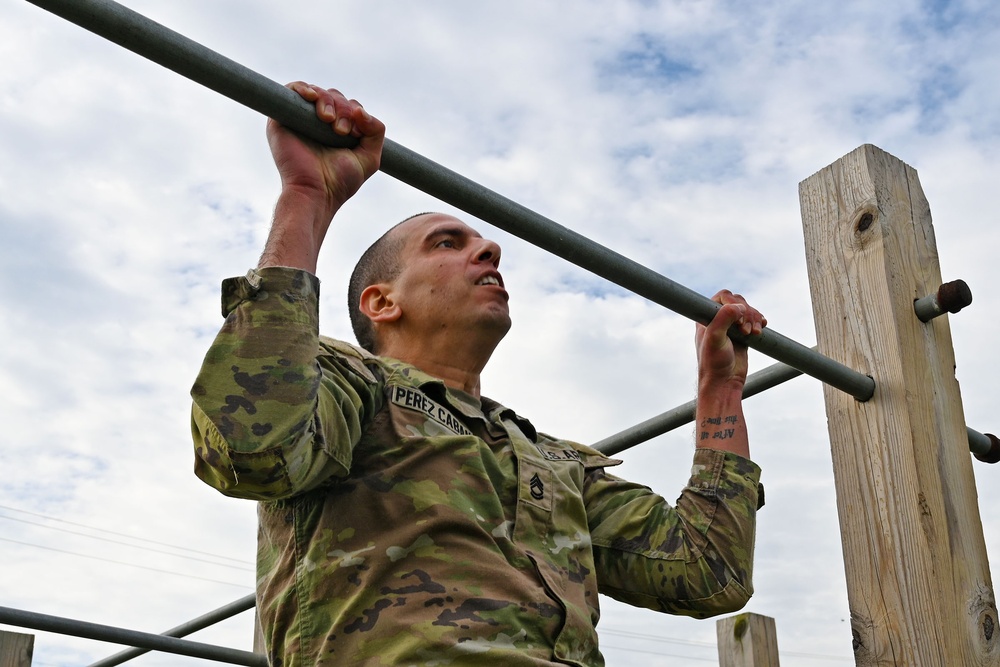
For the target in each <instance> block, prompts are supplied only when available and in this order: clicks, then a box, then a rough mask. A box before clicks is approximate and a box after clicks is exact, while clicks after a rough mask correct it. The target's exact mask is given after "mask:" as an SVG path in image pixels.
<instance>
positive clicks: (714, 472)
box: [588, 448, 760, 618]
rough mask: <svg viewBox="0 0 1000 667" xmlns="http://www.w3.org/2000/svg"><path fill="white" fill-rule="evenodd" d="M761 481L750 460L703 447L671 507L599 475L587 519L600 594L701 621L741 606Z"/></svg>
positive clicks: (748, 589) (748, 585)
mask: <svg viewBox="0 0 1000 667" xmlns="http://www.w3.org/2000/svg"><path fill="white" fill-rule="evenodd" d="M759 476H760V469H759V468H758V467H757V466H756V465H755V464H753V463H752V462H751V461H749V460H747V459H745V458H742V457H739V456H735V455H733V454H730V453H727V452H721V451H710V450H708V449H704V448H703V449H700V450H698V451H697V452H696V453H695V457H694V465H693V467H692V475H691V479H690V481H689V483H688V485H687V487H685V489H684V492H683V493H682V494H681V496H680V498H679V499H678V501H677V504H676V506H671V505H670V504H669V503H668V502H666V501H665V500H664V499H663V498H662V497H660V496H658V495H656V494H654V493H652V492H651V491H650V490H649V489H647V488H645V487H642V486H640V485H637V484H631V483H628V482H625V481H624V480H620V479H618V478H615V477H613V476H610V475H607V474H604V473H595V475H593V476H592V477H591V478H590V480H589V484H588V495H589V502H588V518H589V519H590V520H591V523H592V524H593V525H592V528H591V535H592V539H593V544H594V556H595V564H596V566H597V572H598V578H599V582H600V587H601V592H602V593H605V594H607V595H610V596H611V597H613V598H615V599H618V600H621V601H623V602H627V603H629V604H633V605H637V606H642V607H647V608H650V609H656V610H657V611H663V612H667V613H672V614H684V615H688V616H695V617H698V618H704V617H706V616H711V615H713V614H719V613H724V612H730V611H735V610H736V609H739V608H740V607H742V606H743V605H744V604H745V603H746V601H747V599H748V598H749V597H750V594H751V593H752V591H753V583H752V578H753V577H752V572H753V548H754V533H755V527H756V510H757V504H758V480H759Z"/></svg>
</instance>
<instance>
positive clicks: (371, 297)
mask: <svg viewBox="0 0 1000 667" xmlns="http://www.w3.org/2000/svg"><path fill="white" fill-rule="evenodd" d="M358 309H359V310H360V311H361V312H362V313H364V314H365V316H366V317H367V318H368V319H370V320H371V321H372V322H381V323H387V322H395V321H396V320H398V319H399V318H400V317H402V315H403V310H402V309H401V308H400V307H399V304H398V303H397V302H396V301H395V299H393V297H392V291H391V290H390V286H389V285H387V284H384V283H382V284H378V285H369V286H368V287H366V288H365V289H364V291H362V292H361V302H360V303H359V304H358Z"/></svg>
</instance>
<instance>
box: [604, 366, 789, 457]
mask: <svg viewBox="0 0 1000 667" xmlns="http://www.w3.org/2000/svg"><path fill="white" fill-rule="evenodd" d="M800 375H802V371H800V370H797V369H795V368H792V367H791V366H789V365H787V364H782V363H777V364H772V365H771V366H768V367H767V368H765V369H763V370H761V371H758V372H756V373H752V374H751V375H750V376H748V377H747V381H746V383H745V384H744V385H743V398H749V397H751V396H755V395H757V394H759V393H761V392H762V391H766V390H768V389H770V388H772V387H776V386H778V385H779V384H781V383H783V382H787V381H788V380H791V379H792V378H797V377H799V376H800ZM697 407H698V403H697V401H688V402H687V403H684V404H683V405H678V406H677V407H676V408H674V409H672V410H667V411H666V412H664V413H663V414H661V415H658V416H656V417H653V418H651V419H647V420H646V421H644V422H641V423H639V424H636V425H635V426H632V427H630V428H627V429H625V430H624V431H620V432H618V433H616V434H614V435H610V436H608V437H607V438H604V439H603V440H601V441H599V442H596V443H594V444H593V445H592V446H593V447H594V449H596V450H598V451H600V452H601V453H603V454H607V455H608V456H611V455H613V454H618V453H620V452H623V451H625V450H626V449H629V448H631V447H635V446H636V445H639V444H642V443H644V442H646V441H647V440H652V439H653V438H655V437H657V436H659V435H663V434H664V433H667V432H668V431H672V430H674V429H675V428H680V427H681V426H684V425H685V424H690V423H691V422H693V421H694V416H695V410H696V409H697Z"/></svg>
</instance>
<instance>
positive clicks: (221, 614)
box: [89, 593, 257, 667]
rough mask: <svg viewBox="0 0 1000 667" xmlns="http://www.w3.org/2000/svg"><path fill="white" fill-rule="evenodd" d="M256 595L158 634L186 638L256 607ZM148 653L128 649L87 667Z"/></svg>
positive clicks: (111, 664)
mask: <svg viewBox="0 0 1000 667" xmlns="http://www.w3.org/2000/svg"><path fill="white" fill-rule="evenodd" d="M256 603H257V600H256V595H254V594H253V593H251V594H250V595H247V596H246V597H242V598H240V599H239V600H236V601H235V602H230V603H229V604H227V605H225V606H224V607H219V608H218V609H216V610H215V611H210V612H208V613H207V614H204V615H202V616H199V617H198V618H195V619H192V620H190V621H188V622H187V623H182V624H180V625H178V626H177V627H176V628H171V629H169V630H167V631H166V632H161V633H160V634H161V635H162V636H164V637H186V636H188V635H190V634H192V633H194V632H198V631H199V630H204V629H205V628H207V627H209V626H212V625H215V624H216V623H219V622H221V621H224V620H226V619H228V618H232V617H233V616H236V615H237V614H240V613H243V612H244V611H246V610H248V609H253V608H254V606H255V605H256ZM146 653H149V649H141V648H130V649H126V650H124V651H121V652H120V653H115V654H114V655H110V656H108V657H107V658H104V659H102V660H98V661H97V662H95V663H92V664H91V665H90V666H89V667H114V666H115V665H120V664H122V663H123V662H128V661H129V660H131V659H132V658H138V657H139V656H140V655H145V654H146Z"/></svg>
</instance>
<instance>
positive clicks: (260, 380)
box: [191, 267, 381, 500]
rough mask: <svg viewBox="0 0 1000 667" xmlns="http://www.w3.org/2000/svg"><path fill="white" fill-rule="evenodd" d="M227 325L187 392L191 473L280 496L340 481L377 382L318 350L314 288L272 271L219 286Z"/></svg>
mask: <svg viewBox="0 0 1000 667" xmlns="http://www.w3.org/2000/svg"><path fill="white" fill-rule="evenodd" d="M222 301H223V306H222V308H223V314H224V315H225V316H226V322H225V324H224V325H223V327H222V330H221V331H220V332H219V334H218V335H217V336H216V338H215V341H214V342H213V343H212V346H211V347H210V348H209V351H208V354H207V355H206V356H205V361H204V363H203V365H202V368H201V372H200V373H199V375H198V378H197V380H196V381H195V384H194V386H193V387H192V389H191V396H192V398H193V400H194V405H193V408H192V419H191V431H192V437H193V439H194V448H195V474H196V475H197V476H198V477H199V478H201V479H202V480H203V481H204V482H206V483H207V484H209V485H211V486H213V487H215V488H216V489H218V490H219V491H221V492H222V493H224V494H226V495H231V496H237V497H241V498H251V499H254V500H271V499H277V498H284V497H288V496H292V495H295V494H297V493H302V492H304V491H308V490H310V489H313V488H316V487H317V486H320V485H322V484H325V483H330V482H331V481H332V480H335V479H336V478H338V477H343V476H344V475H346V474H347V473H348V471H349V470H350V466H351V454H352V451H353V447H354V445H355V444H357V442H358V440H359V439H360V437H361V433H362V430H363V428H364V424H365V423H366V420H367V419H369V418H370V417H371V415H372V414H374V411H375V410H376V409H377V406H376V403H377V401H378V397H379V396H380V395H381V393H380V391H379V390H378V381H377V379H376V378H375V376H374V375H372V374H371V372H370V371H368V370H367V369H366V368H365V367H364V365H363V364H362V363H361V361H360V359H350V358H349V357H347V356H345V355H343V354H336V353H334V352H333V351H332V350H330V349H329V348H327V347H325V346H322V345H321V344H320V338H319V315H318V301H319V280H318V279H317V278H316V277H315V276H313V275H312V274H310V273H308V272H305V271H300V270H297V269H288V268H279V267H271V268H266V269H261V270H259V271H251V272H250V273H249V274H248V275H247V277H246V278H233V279H229V280H226V281H224V282H223V294H222Z"/></svg>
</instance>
